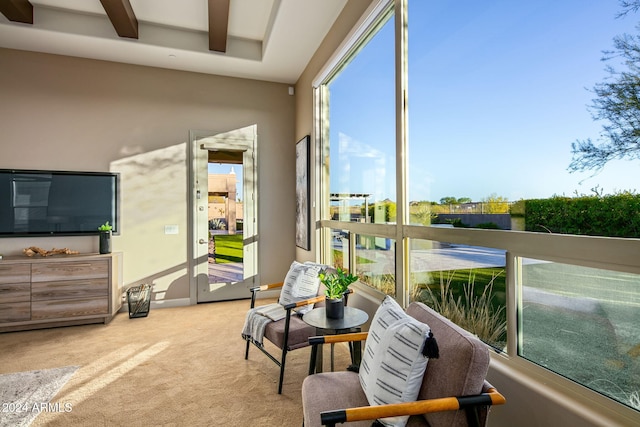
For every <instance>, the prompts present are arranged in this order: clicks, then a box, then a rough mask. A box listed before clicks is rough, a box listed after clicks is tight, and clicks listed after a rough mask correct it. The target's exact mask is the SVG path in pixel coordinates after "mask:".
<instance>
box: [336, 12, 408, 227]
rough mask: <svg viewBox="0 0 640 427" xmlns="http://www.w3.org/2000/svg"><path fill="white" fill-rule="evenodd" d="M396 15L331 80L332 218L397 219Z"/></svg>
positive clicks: (390, 220) (389, 220)
mask: <svg viewBox="0 0 640 427" xmlns="http://www.w3.org/2000/svg"><path fill="white" fill-rule="evenodd" d="M393 21H394V20H393V18H391V19H388V20H387V22H386V23H385V24H384V25H383V26H382V27H381V28H380V30H379V31H378V32H376V33H375V35H373V37H371V39H370V40H369V41H368V43H367V44H366V45H365V46H364V47H362V49H361V50H359V51H358V53H357V55H356V56H355V57H354V58H352V59H351V61H350V62H349V63H348V64H347V65H346V66H345V67H344V68H343V69H342V70H341V71H340V72H339V74H337V75H336V76H335V77H334V78H333V79H332V81H331V82H330V83H329V84H328V91H327V92H328V98H329V101H328V102H329V153H330V154H329V162H330V164H329V174H330V185H329V191H330V193H331V217H332V218H334V219H339V220H342V221H362V222H365V221H366V222H375V223H384V222H393V221H395V212H396V209H395V208H396V206H395V194H396V168H395V158H396V157H395V147H396V144H395V95H394V93H395V92H394V90H395V83H394V28H393V27H394V24H393Z"/></svg>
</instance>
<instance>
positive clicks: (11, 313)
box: [0, 301, 31, 323]
mask: <svg viewBox="0 0 640 427" xmlns="http://www.w3.org/2000/svg"><path fill="white" fill-rule="evenodd" d="M24 320H31V301H23V302H11V303H4V302H3V303H0V323H2V322H20V321H24Z"/></svg>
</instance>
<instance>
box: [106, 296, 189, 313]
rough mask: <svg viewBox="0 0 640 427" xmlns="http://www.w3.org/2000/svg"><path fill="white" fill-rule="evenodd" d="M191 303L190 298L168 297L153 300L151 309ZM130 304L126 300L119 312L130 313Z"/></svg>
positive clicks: (182, 305) (183, 305)
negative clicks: (166, 298)
mask: <svg viewBox="0 0 640 427" xmlns="http://www.w3.org/2000/svg"><path fill="white" fill-rule="evenodd" d="M188 305H191V300H190V299H189V298H177V299H168V300H160V301H151V307H150V308H149V310H151V309H154V308H171V307H185V306H188ZM128 312H129V305H128V304H127V303H126V301H125V302H124V303H123V304H122V307H120V310H118V313H128Z"/></svg>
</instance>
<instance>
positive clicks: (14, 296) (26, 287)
mask: <svg viewBox="0 0 640 427" xmlns="http://www.w3.org/2000/svg"><path fill="white" fill-rule="evenodd" d="M22 301H31V283H8V284H2V283H0V304H4V303H9V302H22Z"/></svg>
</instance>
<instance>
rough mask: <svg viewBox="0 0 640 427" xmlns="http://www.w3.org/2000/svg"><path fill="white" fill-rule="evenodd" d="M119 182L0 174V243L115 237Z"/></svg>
mask: <svg viewBox="0 0 640 427" xmlns="http://www.w3.org/2000/svg"><path fill="white" fill-rule="evenodd" d="M119 181H120V176H119V174H117V173H108V172H69V171H44V170H18V169H0V237H25V236H74V235H91V234H98V233H99V231H98V227H99V226H100V225H102V224H104V223H105V222H106V221H109V224H111V225H112V226H113V230H112V232H113V234H119V225H120V224H119V215H118V214H119V212H118V209H119V184H120V182H119Z"/></svg>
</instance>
